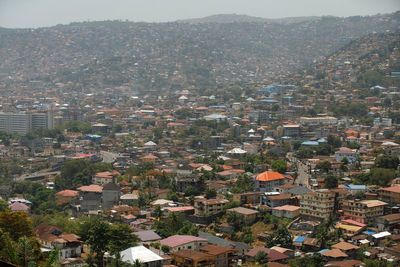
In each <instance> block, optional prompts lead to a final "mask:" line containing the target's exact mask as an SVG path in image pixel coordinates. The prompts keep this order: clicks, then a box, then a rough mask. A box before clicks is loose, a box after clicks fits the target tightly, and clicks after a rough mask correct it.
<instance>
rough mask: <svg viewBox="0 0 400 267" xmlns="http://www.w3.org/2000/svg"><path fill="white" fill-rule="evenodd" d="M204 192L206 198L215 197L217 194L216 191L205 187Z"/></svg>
mask: <svg viewBox="0 0 400 267" xmlns="http://www.w3.org/2000/svg"><path fill="white" fill-rule="evenodd" d="M204 193H205V195H206V198H207V199H210V198H215V197H216V196H217V191H216V190H215V189H212V188H207V189H206V191H205V192H204Z"/></svg>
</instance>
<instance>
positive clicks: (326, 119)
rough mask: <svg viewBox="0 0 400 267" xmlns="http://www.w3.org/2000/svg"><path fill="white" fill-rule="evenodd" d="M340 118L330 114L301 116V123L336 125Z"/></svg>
mask: <svg viewBox="0 0 400 267" xmlns="http://www.w3.org/2000/svg"><path fill="white" fill-rule="evenodd" d="M337 122H338V119H337V118H335V117H330V116H321V117H300V124H301V125H335V124H337Z"/></svg>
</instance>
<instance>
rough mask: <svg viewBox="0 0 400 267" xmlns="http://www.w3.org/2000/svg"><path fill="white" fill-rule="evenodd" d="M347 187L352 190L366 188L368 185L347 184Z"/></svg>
mask: <svg viewBox="0 0 400 267" xmlns="http://www.w3.org/2000/svg"><path fill="white" fill-rule="evenodd" d="M346 187H347V188H348V189H350V190H366V189H367V186H366V185H363V184H347V185H346Z"/></svg>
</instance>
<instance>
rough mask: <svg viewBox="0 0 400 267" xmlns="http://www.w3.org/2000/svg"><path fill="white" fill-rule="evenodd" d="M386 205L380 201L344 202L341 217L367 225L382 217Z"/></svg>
mask: <svg viewBox="0 0 400 267" xmlns="http://www.w3.org/2000/svg"><path fill="white" fill-rule="evenodd" d="M386 205H387V203H385V202H383V201H380V200H344V201H343V204H342V209H343V216H344V217H345V218H346V219H351V220H354V221H356V222H360V223H364V224H368V223H370V222H371V221H372V220H374V219H375V218H376V217H378V216H382V215H383V211H384V207H385V206H386Z"/></svg>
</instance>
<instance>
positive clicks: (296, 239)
mask: <svg viewBox="0 0 400 267" xmlns="http://www.w3.org/2000/svg"><path fill="white" fill-rule="evenodd" d="M304 240H306V237H305V236H297V237H296V238H295V239H294V242H295V243H303V242H304Z"/></svg>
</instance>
